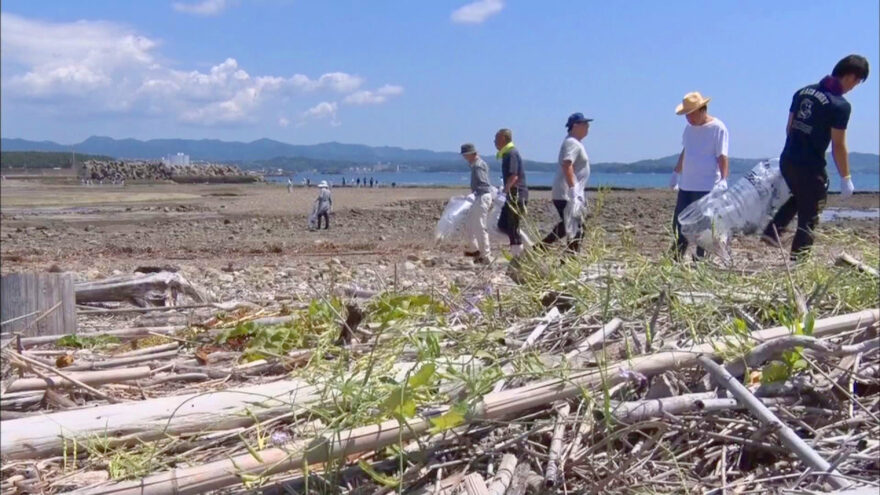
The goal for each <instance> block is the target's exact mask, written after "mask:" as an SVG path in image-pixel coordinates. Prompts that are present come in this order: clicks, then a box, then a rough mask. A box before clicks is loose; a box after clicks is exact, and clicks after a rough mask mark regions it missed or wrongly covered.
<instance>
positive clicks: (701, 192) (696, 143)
mask: <svg viewBox="0 0 880 495" xmlns="http://www.w3.org/2000/svg"><path fill="white" fill-rule="evenodd" d="M709 100H711V98H704V97H703V95H701V94H700V93H698V92H692V93H688V94H686V95H684V98H682V100H681V103H679V105H678V106H677V107H676V108H675V113H676V115H684V116H685V118H686V119H687V125H686V126H685V128H684V134H683V135H682V137H681V145H682V150H681V154H679V155H678V163H676V165H675V170H674V171H673V172H672V177H671V178H670V180H669V186H670V187H671V188H672V189H673V190H676V189H678V199H677V200H676V202H675V212H674V213H673V216H672V232H673V235H675V245H674V246H673V255H674V256H675V258H676V259H678V260H680V259H681V257H682V256H683V255H684V253H685V251H687V248H688V241H687V239H686V238H685V236H683V235H682V234H681V224H680V223H679V221H678V216H679V215H680V214H681V212H682V211H683V210H684V209H685V208H687V207H688V206H689V205H690V204H691V203H694V202H696V201H699V200H700V198H702V197H703V196H705V195H707V194H709V193H710V192H711V191H713V190H718V191H725V190H727V176H728V174H729V172H730V170H729V162H728V158H727V156H728V155H727V147H728V140H729V137H728V133H727V127H726V126H725V125H724V122H722V121H721V119H719V118H717V117H713V116H711V115H709ZM704 256H706V252H705V250H703V248H700V247H698V248H697V258H698V259H702V258H703V257H704Z"/></svg>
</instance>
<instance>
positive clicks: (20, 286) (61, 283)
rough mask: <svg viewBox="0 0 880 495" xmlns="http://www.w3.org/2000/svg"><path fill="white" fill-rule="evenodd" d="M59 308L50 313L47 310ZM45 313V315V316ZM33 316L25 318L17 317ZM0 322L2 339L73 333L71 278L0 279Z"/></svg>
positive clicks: (36, 275)
mask: <svg viewBox="0 0 880 495" xmlns="http://www.w3.org/2000/svg"><path fill="white" fill-rule="evenodd" d="M58 303H61V304H60V306H58V307H57V308H55V309H54V310H53V311H51V312H48V310H49V309H51V308H53V307H55V306H56V305H57V304H58ZM47 312H48V313H47ZM28 314H32V315H31V316H27V317H25V318H20V319H17V320H16V319H15V318H17V317H20V316H24V315H28ZM0 320H2V321H4V322H5V321H8V322H9V323H8V324H6V325H3V334H4V336H9V335H12V334H14V333H21V334H22V335H24V336H38V335H51V334H70V333H75V332H76V304H75V300H74V289H73V278H72V275H71V274H69V273H10V274H8V275H3V277H2V280H0Z"/></svg>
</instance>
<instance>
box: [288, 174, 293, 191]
mask: <svg viewBox="0 0 880 495" xmlns="http://www.w3.org/2000/svg"><path fill="white" fill-rule="evenodd" d="M287 192H288V193H292V192H293V181H292V180H290V177H288V178H287Z"/></svg>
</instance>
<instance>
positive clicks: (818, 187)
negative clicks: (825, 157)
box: [764, 161, 828, 259]
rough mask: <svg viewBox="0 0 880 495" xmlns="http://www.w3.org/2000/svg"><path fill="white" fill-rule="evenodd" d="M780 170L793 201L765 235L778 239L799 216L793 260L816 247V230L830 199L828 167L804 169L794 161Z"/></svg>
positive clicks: (780, 213)
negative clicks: (820, 214)
mask: <svg viewBox="0 0 880 495" xmlns="http://www.w3.org/2000/svg"><path fill="white" fill-rule="evenodd" d="M779 168H780V170H781V171H782V177H783V178H784V179H785V183H786V184H788V188H789V189H791V198H790V199H789V200H788V201H786V202H785V204H783V205H782V207H781V208H779V211H777V212H776V216H775V217H773V221H772V222H770V224H769V225H767V228H766V229H765V230H764V234H766V235H768V236H770V237H774V238H775V236H776V232H780V233H781V232H782V231H783V230H784V229H785V227H786V226H787V225H788V224H789V223H791V221H792V219H794V216H795V214H797V217H798V220H797V232H795V234H794V240H793V241H792V243H791V257H792V259H796V258H798V257H799V256H801V255H803V254H806V253H807V252H808V251H809V250H810V247H811V246H812V245H813V241H814V237H813V230H814V229H815V228H816V225H818V224H819V212H821V211H822V209H824V208H825V200H826V199H828V174H827V173H826V172H825V169H824V168H822V169H807V168H805V167H804V168H802V167H798V166H797V165H795V164H794V163H792V162H790V161H783V162H782V163H781V164H780V166H779ZM774 228H775V231H774Z"/></svg>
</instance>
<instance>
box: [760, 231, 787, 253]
mask: <svg viewBox="0 0 880 495" xmlns="http://www.w3.org/2000/svg"><path fill="white" fill-rule="evenodd" d="M761 242H763V243H764V244H767V245H768V246H771V247H775V248H777V249H778V248H781V247H782V243H781V242H779V239H777V238H776V237H775V236H772V235H767V234H764V235H762V236H761Z"/></svg>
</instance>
